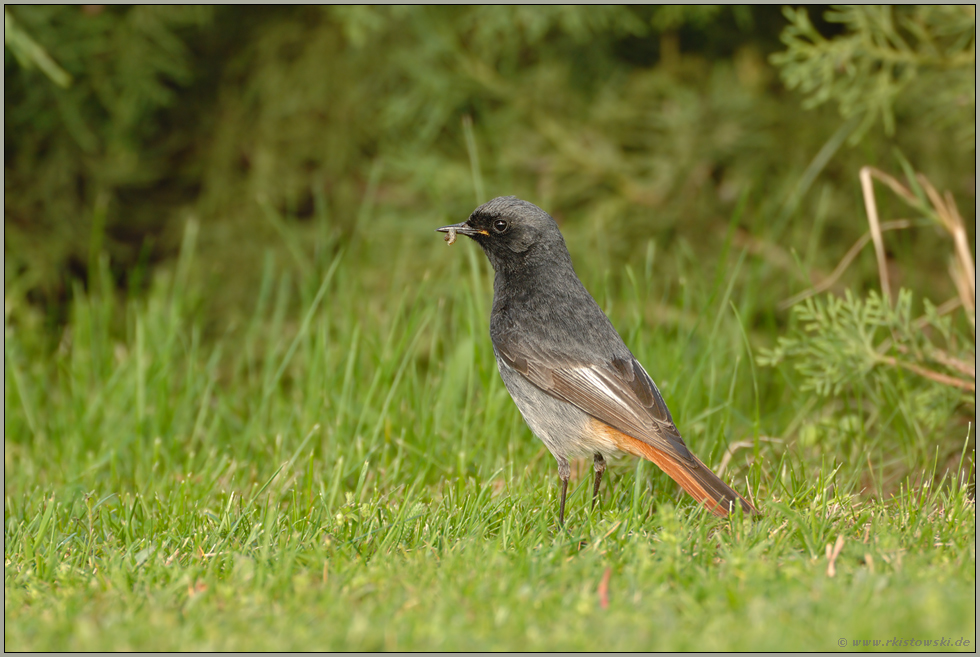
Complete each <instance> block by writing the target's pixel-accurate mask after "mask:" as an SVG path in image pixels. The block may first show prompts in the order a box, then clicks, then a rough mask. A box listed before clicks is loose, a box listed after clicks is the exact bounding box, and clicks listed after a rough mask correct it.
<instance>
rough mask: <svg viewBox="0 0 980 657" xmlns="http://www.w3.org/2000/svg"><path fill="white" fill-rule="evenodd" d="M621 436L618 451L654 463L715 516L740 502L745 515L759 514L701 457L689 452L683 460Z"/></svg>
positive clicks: (727, 512)
mask: <svg viewBox="0 0 980 657" xmlns="http://www.w3.org/2000/svg"><path fill="white" fill-rule="evenodd" d="M621 435H622V436H623V437H624V438H628V440H621V441H619V442H620V444H619V445H617V446H618V447H619V448H620V449H621V450H623V451H625V452H629V453H630V454H633V455H634V456H639V457H642V458H645V459H647V460H648V461H653V462H654V463H656V464H657V467H659V468H660V469H661V470H663V471H664V472H666V473H667V474H668V475H669V476H670V478H671V479H673V480H674V481H676V482H677V483H678V484H679V485H680V487H681V488H683V489H684V490H685V491H687V493H688V494H689V495H690V496H691V497H693V498H694V499H696V500H697V501H698V502H701V504H704V505H705V506H706V507H708V510H709V511H711V512H712V513H713V514H715V515H716V516H721V517H725V516H727V515H728V514H729V512H730V511H731V510H732V509H733V508H734V505H736V504H740V505H741V506H742V510H743V511H744V512H745V513H746V514H751V515H759V510H758V509H756V508H755V507H754V506H752V505H751V504H749V502H748V500H746V499H745V498H744V497H742V496H741V495H739V494H738V493H736V492H735V490H734V489H732V487H731V486H729V485H728V484H726V483H725V482H724V481H722V480H721V479H720V478H719V477H718V475H716V474H715V473H714V472H712V471H711V470H709V469H708V466H706V465H705V464H704V463H702V462H701V459H699V458H698V457H696V456H694V455H693V454H692V455H691V456H693V457H694V462H693V463H692V462H689V461H687V460H686V459H680V458H677V457H676V456H671V455H670V454H668V453H666V452H662V451H660V450H659V449H657V448H655V447H653V446H651V445H648V444H647V443H645V442H643V441H641V440H637V439H636V438H633V437H631V436H627V435H626V434H621Z"/></svg>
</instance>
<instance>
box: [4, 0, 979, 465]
mask: <svg viewBox="0 0 980 657" xmlns="http://www.w3.org/2000/svg"><path fill="white" fill-rule="evenodd" d="M4 17H5V43H6V45H7V48H6V49H5V53H6V54H5V62H4V66H5V110H6V111H5V117H6V118H5V143H6V150H5V207H4V212H5V222H4V237H5V245H4V256H5V265H4V267H5V269H4V274H5V323H6V325H7V326H10V327H20V328H21V329H24V330H23V331H22V335H26V336H28V337H25V339H28V340H33V341H36V342H37V344H38V345H39V346H38V348H39V349H41V351H42V352H44V351H46V352H50V351H51V350H53V349H54V348H56V347H57V345H58V344H59V343H60V342H61V341H62V340H63V337H64V334H63V329H64V327H65V325H66V324H67V323H68V322H70V321H71V311H70V309H71V303H70V301H71V299H72V297H73V296H74V295H76V294H77V293H79V292H81V291H83V290H86V289H89V288H92V286H93V285H95V283H96V279H97V278H100V277H101V278H103V279H104V281H105V284H106V285H107V286H109V287H110V288H114V289H116V290H118V291H119V294H120V295H123V294H129V295H132V296H135V297H139V296H140V295H142V294H145V292H146V290H147V289H148V285H149V283H150V281H151V279H152V278H153V276H154V275H156V274H158V273H161V272H164V273H165V272H170V271H172V270H173V269H174V267H175V266H176V255H177V253H178V250H179V244H180V241H181V239H182V236H183V235H184V234H185V226H186V225H187V224H188V222H189V221H193V222H194V225H195V226H199V234H197V242H198V248H199V249H200V252H201V253H202V254H203V258H202V260H203V264H202V265H200V266H198V267H197V268H196V269H195V271H194V273H193V276H195V277H198V278H199V279H200V281H202V290H203V291H202V292H201V293H200V294H199V295H198V296H197V297H195V298H194V299H193V303H194V304H196V308H197V310H198V311H199V312H200V316H201V318H202V320H201V321H202V323H203V328H204V333H203V335H204V336H205V338H206V339H208V340H216V339H219V338H222V336H224V337H227V336H229V335H231V336H238V339H241V337H242V336H241V335H240V333H241V331H243V330H244V329H243V327H244V326H245V325H246V323H247V318H248V317H249V316H251V314H252V313H253V312H254V302H255V298H256V290H258V289H259V288H260V286H261V284H262V281H263V280H266V279H267V277H268V271H269V268H270V267H274V268H275V269H276V271H284V272H287V273H288V274H289V275H291V276H292V277H293V278H297V279H300V280H304V279H308V278H310V277H313V278H315V279H317V280H318V279H319V278H320V277H322V276H323V275H324V273H325V272H326V270H327V267H328V266H329V265H330V264H331V263H332V262H333V261H334V260H333V258H334V256H335V255H336V254H337V253H338V252H340V251H345V252H348V253H349V254H350V258H351V262H354V263H357V266H358V267H359V268H360V270H361V273H362V276H363V279H364V285H365V289H364V300H365V304H367V305H370V304H376V305H377V304H381V305H384V304H385V303H387V301H386V300H385V298H384V296H383V295H382V294H381V293H380V291H382V290H385V289H387V286H389V285H390V284H391V282H392V281H391V280H390V279H391V276H392V272H393V271H394V269H393V268H392V267H390V263H391V262H392V259H393V258H398V259H404V258H412V256H413V254H414V253H422V251H418V249H420V248H421V247H420V246H419V245H420V244H423V243H424V242H425V240H432V239H433V237H432V235H431V234H430V231H431V228H432V227H434V226H437V225H440V224H442V223H446V222H448V221H450V220H451V221H458V220H460V219H461V218H463V217H465V216H466V215H467V214H468V213H469V211H470V210H472V208H473V207H474V206H475V205H476V204H477V203H478V202H482V201H484V200H486V199H488V198H490V197H492V196H496V195H499V194H516V195H518V196H521V197H524V198H528V199H530V200H532V201H534V202H535V203H537V204H539V205H541V206H542V207H544V208H546V209H547V210H548V211H549V212H551V213H552V214H553V215H554V216H555V217H556V219H558V221H559V222H560V223H561V224H562V226H563V230H564V231H565V233H566V236H567V239H568V242H569V245H570V248H571V249H572V251H573V255H576V254H578V253H588V257H589V259H590V262H589V265H588V268H587V269H585V270H584V271H585V274H584V275H585V276H592V277H593V281H592V282H595V279H596V278H597V277H601V276H605V277H606V278H605V279H603V285H605V286H606V287H605V291H606V292H607V293H608V296H609V298H610V299H616V298H618V297H619V296H621V293H623V292H624V291H625V290H627V284H626V281H625V275H626V274H625V273H624V270H623V269H622V267H621V266H620V264H621V263H624V262H625V263H634V264H639V263H641V262H642V261H644V259H646V261H647V262H649V257H648V256H649V255H650V253H651V249H653V250H654V251H655V252H656V255H657V260H656V262H657V272H658V274H659V276H661V277H662V278H663V280H664V281H665V283H664V284H665V286H666V292H665V295H667V296H669V295H671V294H674V293H677V290H678V289H679V288H678V287H676V286H678V285H683V284H684V280H685V279H684V272H685V265H684V263H686V262H691V261H700V262H701V263H702V265H701V270H700V271H697V272H690V271H689V270H688V274H687V275H688V276H694V275H696V276H697V277H699V278H703V279H704V280H713V281H719V280H722V278H724V277H727V276H732V277H733V280H732V281H731V284H732V286H733V288H734V289H735V290H736V296H737V297H739V298H740V299H741V304H742V308H743V310H745V311H746V312H747V315H746V316H745V317H743V318H742V319H743V321H744V322H745V326H746V329H747V330H748V339H749V340H750V341H751V342H752V344H755V345H760V346H767V347H773V346H774V344H775V342H776V337H777V336H778V335H780V334H782V333H783V332H785V331H787V330H788V331H795V330H796V327H797V321H798V320H797V319H796V318H794V316H793V315H791V314H789V313H787V312H779V311H775V310H774V309H775V308H776V307H777V306H778V303H779V302H780V301H782V300H785V299H787V298H790V297H791V296H792V295H794V293H799V292H800V291H801V290H803V289H805V288H807V287H809V286H810V285H811V284H814V283H817V282H819V281H821V280H826V279H827V276H828V272H830V270H831V269H832V268H833V267H834V265H835V264H836V263H837V262H838V261H839V260H840V258H841V257H842V255H843V254H844V253H845V251H846V250H847V248H848V247H849V246H850V245H851V244H853V243H855V241H856V240H859V239H860V238H861V237H862V235H863V234H865V233H866V231H867V223H866V218H865V215H864V206H863V203H862V195H861V190H860V187H859V185H858V179H857V172H858V170H859V169H860V168H861V167H863V166H875V167H879V168H880V169H882V170H886V171H888V170H890V171H896V170H898V169H899V168H900V167H901V166H902V163H904V162H910V163H911V166H913V167H914V168H915V170H918V171H921V172H923V173H925V175H926V176H928V179H929V180H931V181H932V183H933V184H934V185H935V186H936V187H937V188H939V189H944V190H949V192H950V194H951V195H952V197H954V198H955V199H956V200H957V201H956V202H957V203H958V205H959V208H960V210H961V212H962V214H963V216H965V217H966V218H967V220H966V221H965V225H966V230H967V232H968V234H969V239H970V243H972V242H973V239H974V236H975V227H974V226H975V221H972V220H971V218H972V217H975V164H974V158H975V146H974V134H975V120H974V113H975V71H974V66H975V43H974V39H973V34H974V31H975V9H974V8H973V7H914V6H913V7H838V8H834V9H827V8H810V9H786V10H785V12H784V11H783V10H781V9H779V8H778V7H754V6H753V7H721V6H699V7H687V6H661V7H639V6H631V7H616V6H603V7H562V6H546V7H395V6H386V7H340V6H331V7H230V6H221V7H188V6H135V7H133V6H109V5H105V6H103V5H86V6H82V7H79V6H10V7H8V8H7V9H6V10H5V14H4ZM780 78H782V81H783V82H784V83H785V85H786V86H785V87H784V86H783V84H781V82H780ZM787 87H788V89H787ZM796 90H799V91H801V92H802V93H803V95H804V97H803V98H801V97H800V95H799V94H798V92H797V91H796ZM801 100H802V103H801ZM805 108H809V109H805ZM879 202H880V204H881V212H882V214H883V216H884V215H887V216H892V217H894V216H901V214H900V213H901V212H904V211H905V210H904V209H903V207H904V206H902V204H901V199H897V198H889V197H885V196H882V198H880V199H879ZM928 224H929V222H928V221H924V220H923V221H919V222H918V223H917V224H916V225H917V226H918V227H916V228H914V229H912V230H904V231H898V232H892V233H889V235H888V239H887V254H886V255H887V259H888V263H889V267H890V268H891V270H892V276H893V277H894V281H893V282H894V283H895V286H896V289H898V288H907V289H911V290H914V291H915V295H914V298H913V299H911V300H910V301H909V304H910V305H908V308H907V310H908V312H911V313H912V314H913V315H915V316H918V315H919V314H921V313H922V311H923V309H925V308H934V307H936V306H939V305H940V304H941V302H942V301H943V300H944V299H947V298H949V297H951V296H955V294H956V293H957V289H956V287H955V285H954V283H953V282H952V281H951V280H950V278H949V276H947V275H946V267H947V259H948V258H947V256H948V252H949V249H948V240H946V238H945V237H944V236H943V234H942V231H940V230H936V229H935V228H930V227H929V225H928ZM195 230H198V229H197V228H196V229H195ZM731 248H733V249H737V250H740V251H742V252H744V254H745V255H746V257H748V258H750V259H751V262H752V266H750V267H741V268H735V269H734V270H731V269H728V268H726V263H727V262H728V261H727V259H726V258H725V257H719V256H718V254H719V253H723V254H724V253H727V251H728V249H731ZM577 261H580V260H577ZM260 263H266V264H265V265H261V264H260ZM430 267H432V268H434V269H435V270H436V271H440V267H442V266H441V265H439V264H437V263H425V264H424V268H425V269H426V270H428V268H430ZM593 272H599V273H598V274H596V273H593ZM603 272H605V273H603ZM289 280H290V279H284V281H285V282H284V283H283V285H286V286H290V285H292V283H289V282H288V281H289ZM878 280H879V272H878V271H877V270H876V267H875V261H874V260H873V259H872V258H871V257H870V254H868V253H865V257H860V258H857V259H856V260H855V261H854V262H853V263H852V264H851V265H850V266H849V267H848V268H847V271H846V272H845V274H844V275H843V276H842V277H841V278H840V280H839V281H838V282H837V283H836V284H835V285H833V286H831V291H832V292H834V293H840V292H842V291H843V290H845V289H853V290H855V291H856V293H857V295H858V298H863V296H864V294H865V292H866V291H867V290H870V289H877V288H878V286H879V283H878ZM439 284H440V285H447V284H448V282H447V281H445V280H442V281H440V283H439ZM375 293H377V294H375ZM902 298H903V299H905V297H902ZM929 300H932V302H933V303H932V305H931V306H930V305H928V301H929ZM185 301H186V302H188V303H191V300H185ZM303 302H309V299H308V298H306V297H304V296H303V295H302V294H301V295H296V296H294V297H292V300H291V301H290V302H289V303H291V304H294V306H293V308H294V310H296V309H297V307H298V306H296V304H300V303H303ZM813 303H816V304H817V305H816V306H814V305H812V304H813ZM821 303H824V302H823V301H821V300H819V299H818V300H816V301H813V302H811V306H808V308H810V310H808V311H807V312H808V313H810V314H809V315H806V316H805V317H802V318H801V320H799V321H804V322H805V321H807V320H808V318H811V317H816V316H817V315H820V313H822V312H824V310H821V308H823V307H824V306H822V305H820V304H821ZM903 303H904V302H903ZM827 308H830V306H828V307H827ZM903 309H906V306H904V305H903V306H901V307H900V309H898V310H896V312H905V310H903ZM826 312H829V310H827V311H826ZM109 314H110V316H111V317H115V319H114V320H111V317H110V320H111V321H114V322H115V323H116V325H117V326H118V327H119V328H118V332H119V334H120V335H122V334H123V332H124V331H125V328H124V322H122V321H121V320H120V316H121V314H122V313H121V312H120V311H119V310H118V309H117V310H116V311H114V312H112V313H109ZM821 316H823V315H821ZM902 317H904V315H902ZM690 319H691V318H687V319H686V320H685V319H684V318H683V317H678V316H676V315H675V316H673V318H672V319H671V321H679V322H683V321H690ZM110 320H107V321H110ZM903 321H905V320H903ZM944 321H945V320H944ZM954 321H955V322H960V323H961V324H956V325H955V326H952V327H951V328H950V330H956V331H960V334H963V335H966V334H967V333H968V332H969V328H970V327H969V326H968V325H967V324H966V323H965V322H966V320H965V319H964V317H960V316H957V317H956V319H955V320H954ZM34 329H39V330H37V331H34ZM854 330H856V331H859V330H863V329H862V327H860V326H857V327H855V328H854ZM940 332H942V333H943V334H944V335H945V334H946V329H941V330H940ZM958 335H959V334H958ZM278 338H279V336H270V338H269V339H278ZM804 342H805V341H804ZM956 344H957V345H959V348H960V350H959V351H956V353H954V354H952V356H953V357H955V358H956V359H958V360H966V359H967V358H968V357H969V354H970V353H972V352H971V351H970V349H971V348H972V346H971V345H972V343H971V342H970V340H965V342H964V339H959V341H958V342H956ZM793 345H796V346H793ZM812 346H813V345H810V346H809V347H808V346H806V345H805V344H804V343H793V344H790V343H786V345H784V347H783V348H782V349H783V350H782V351H778V350H777V351H776V352H772V353H771V354H770V356H771V358H770V359H769V361H767V362H771V363H773V364H776V363H781V362H786V361H785V360H784V358H785V357H791V356H792V357H793V358H796V359H797V360H798V362H802V361H799V359H804V360H805V357H806V354H807V353H809V354H811V355H813V354H817V353H819V349H818V348H817V347H813V348H812V349H811V348H810V347H812ZM794 349H796V351H794ZM793 354H796V356H793ZM852 364H853V363H852ZM802 367H803V369H804V370H805V369H806V367H808V366H807V365H805V364H804V365H802ZM859 370H860V368H859ZM784 374H785V376H787V377H790V378H791V379H792V377H795V376H797V374H794V373H793V372H792V371H790V370H786V371H785V372H784ZM821 376H823V375H821ZM792 380H795V379H792ZM933 383H935V382H933ZM811 384H812V386H814V387H815V389H817V390H831V389H833V390H837V388H836V387H834V386H836V385H837V384H836V383H835V384H833V385H830V384H827V385H825V384H823V383H814V382H811ZM828 385H829V386H830V387H827V386H828ZM937 385H941V384H937ZM791 389H792V387H790V388H787V390H791ZM803 389H804V390H805V389H806V388H805V387H804V388H803ZM773 394H775V393H773ZM780 394H785V395H789V394H792V393H791V392H783V393H780ZM937 394H938V393H937ZM940 396H942V395H940ZM930 399H931V398H930ZM943 399H945V400H946V402H944V404H940V405H939V406H938V407H936V406H934V405H933V406H930V407H929V408H931V409H933V410H932V411H930V413H931V414H930V415H929V419H928V420H923V421H925V422H926V424H925V425H923V426H925V427H927V428H928V429H932V428H934V425H935V423H936V422H937V421H940V420H937V418H946V420H947V421H952V420H951V418H954V417H958V418H959V419H963V418H965V417H972V415H973V414H975V409H974V407H975V404H972V405H971V404H969V403H965V405H961V406H960V409H961V410H960V411H959V412H957V411H954V410H953V409H955V408H956V407H957V405H960V404H961V402H962V401H963V400H961V398H960V395H959V393H956V394H953V395H952V397H950V396H949V395H946V396H945V397H943ZM813 412H814V413H819V409H817V410H814V411H813ZM920 419H921V418H920ZM956 421H959V420H956ZM796 428H797V430H800V431H802V430H801V429H799V427H796ZM863 430H864V429H862V431H863ZM923 431H925V429H923ZM804 433H805V432H804ZM954 443H955V444H954ZM958 444H959V439H957V441H953V442H950V443H949V445H947V446H946V448H944V451H945V452H949V453H950V454H952V453H953V452H955V451H956V449H958V447H957V445H958Z"/></svg>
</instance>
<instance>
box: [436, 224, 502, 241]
mask: <svg viewBox="0 0 980 657" xmlns="http://www.w3.org/2000/svg"><path fill="white" fill-rule="evenodd" d="M436 232H437V233H450V232H456V233H457V234H459V235H466V236H467V237H473V236H474V235H489V234H490V233H488V232H487V231H485V230H480V229H478V228H473V227H472V226H470V225H468V224H467V223H466V222H465V221H464V222H463V223H461V224H453V225H451V226H443V227H442V228H436Z"/></svg>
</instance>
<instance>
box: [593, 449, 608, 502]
mask: <svg viewBox="0 0 980 657" xmlns="http://www.w3.org/2000/svg"><path fill="white" fill-rule="evenodd" d="M592 468H593V469H594V470H595V486H594V487H593V488H592V510H593V511H594V510H595V503H596V502H597V501H598V500H599V482H600V481H602V473H603V472H605V471H606V461H605V459H603V458H602V454H600V453H599V452H596V453H595V459H594V461H593V462H592Z"/></svg>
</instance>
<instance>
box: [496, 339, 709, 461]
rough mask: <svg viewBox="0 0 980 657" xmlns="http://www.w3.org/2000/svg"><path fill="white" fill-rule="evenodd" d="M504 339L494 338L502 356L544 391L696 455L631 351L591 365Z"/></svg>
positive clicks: (667, 447) (677, 451)
mask: <svg viewBox="0 0 980 657" xmlns="http://www.w3.org/2000/svg"><path fill="white" fill-rule="evenodd" d="M500 338H502V339H500ZM500 338H498V339H495V340H494V348H495V350H496V351H497V354H498V355H499V356H500V358H501V359H503V361H504V362H505V363H507V364H508V365H510V366H511V367H512V368H514V369H515V370H517V371H518V372H519V373H520V374H521V375H523V376H524V377H525V378H526V379H527V380H528V381H530V382H531V383H533V384H534V385H535V386H537V387H538V388H540V389H541V390H543V391H544V392H546V393H548V394H549V395H552V396H553V397H557V398H558V399H561V400H564V401H566V402H568V403H570V404H574V405H575V406H577V407H578V408H580V409H582V410H583V411H585V412H586V413H588V414H589V415H591V416H592V417H594V418H596V419H598V420H601V421H603V422H605V423H606V424H608V425H610V426H612V427H614V428H616V429H618V430H620V431H621V432H623V433H625V434H627V435H629V436H632V437H634V438H636V439H638V440H642V441H643V442H645V443H647V444H648V445H650V446H652V447H655V448H657V449H659V450H662V451H664V452H667V453H668V454H672V455H674V456H676V457H678V458H681V459H684V460H686V461H692V460H693V459H694V455H693V454H691V452H690V450H688V448H687V445H685V444H684V440H683V439H682V438H681V436H680V433H678V431H677V427H676V426H674V421H673V419H672V418H671V416H670V411H669V410H667V404H665V403H664V400H663V397H661V396H660V391H659V390H657V386H656V385H655V384H654V383H653V380H652V379H650V375H649V374H647V373H646V370H644V369H643V366H642V365H640V363H638V362H637V360H636V359H635V358H633V357H632V355H630V356H628V357H626V358H620V357H614V358H612V359H610V360H608V361H606V362H601V363H587V362H582V361H581V360H577V359H574V358H570V357H568V356H565V355H556V354H551V353H549V354H545V353H541V352H538V351H535V350H534V349H532V348H528V347H527V346H526V345H525V344H521V343H520V342H518V341H517V340H512V339H508V338H507V337H506V336H500Z"/></svg>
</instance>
